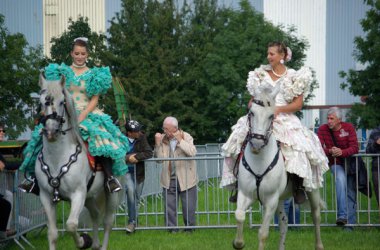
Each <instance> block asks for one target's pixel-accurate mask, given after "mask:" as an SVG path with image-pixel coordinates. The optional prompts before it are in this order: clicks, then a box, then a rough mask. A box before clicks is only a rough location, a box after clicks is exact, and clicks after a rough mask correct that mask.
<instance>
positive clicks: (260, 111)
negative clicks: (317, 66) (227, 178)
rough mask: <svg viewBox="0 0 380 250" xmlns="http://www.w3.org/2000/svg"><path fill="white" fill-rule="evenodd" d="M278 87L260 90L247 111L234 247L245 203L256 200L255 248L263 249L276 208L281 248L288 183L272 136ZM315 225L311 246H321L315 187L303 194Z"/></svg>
mask: <svg viewBox="0 0 380 250" xmlns="http://www.w3.org/2000/svg"><path fill="white" fill-rule="evenodd" d="M277 92H278V90H274V91H273V92H272V93H265V92H263V93H262V94H261V96H259V97H255V99H254V100H253V103H252V106H251V108H250V110H249V113H248V123H249V132H248V136H247V139H246V140H247V144H246V145H247V146H246V147H245V149H244V153H243V157H242V160H241V162H240V165H239V173H238V199H237V209H236V212H235V217H236V220H237V234H236V237H235V239H234V241H233V247H234V248H235V249H242V248H243V247H244V239H243V223H244V220H245V213H246V210H247V209H248V208H249V206H250V205H251V204H252V203H253V202H254V201H256V200H259V201H260V202H261V204H262V205H263V208H264V215H263V221H262V225H261V227H260V229H259V249H261V250H262V249H264V247H265V241H266V240H267V238H268V236H269V225H270V221H271V220H272V219H273V216H274V213H275V211H276V208H277V215H278V218H279V226H280V234H281V238H280V243H279V249H285V238H286V233H287V230H288V219H287V216H286V213H285V211H284V202H283V200H284V199H285V198H287V197H290V196H291V194H292V192H291V190H292V188H291V187H292V183H291V181H290V180H289V178H288V177H287V173H286V170H285V165H284V159H283V156H282V153H281V150H280V147H279V145H278V143H277V141H276V139H275V138H274V136H273V135H272V123H273V119H274V110H275V104H274V98H275V95H276V93H277ZM307 195H308V198H309V201H310V205H311V210H312V216H313V222H314V225H315V249H318V250H320V249H323V244H322V241H321V235H320V208H321V207H322V206H323V202H322V201H321V200H320V194H319V190H317V189H316V190H313V191H312V192H308V193H307Z"/></svg>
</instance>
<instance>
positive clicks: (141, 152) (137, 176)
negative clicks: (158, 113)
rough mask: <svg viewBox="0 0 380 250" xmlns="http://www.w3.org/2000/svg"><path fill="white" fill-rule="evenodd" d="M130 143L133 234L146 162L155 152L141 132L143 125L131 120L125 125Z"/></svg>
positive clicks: (130, 229) (130, 230)
mask: <svg viewBox="0 0 380 250" xmlns="http://www.w3.org/2000/svg"><path fill="white" fill-rule="evenodd" d="M125 129H126V131H127V137H128V141H129V151H128V154H127V155H126V158H125V160H126V162H127V164H128V173H127V174H126V195H127V205H128V216H129V220H128V226H127V229H126V230H127V233H133V232H134V231H135V226H136V218H137V212H136V210H137V208H136V205H137V204H138V203H139V200H140V196H141V193H142V189H143V187H144V180H145V164H144V160H146V159H148V158H151V157H152V156H153V150H152V148H151V146H150V145H149V143H148V140H147V138H146V135H145V134H144V133H143V132H142V131H141V129H142V125H141V124H140V123H139V122H138V121H135V120H130V121H128V122H127V124H126V125H125Z"/></svg>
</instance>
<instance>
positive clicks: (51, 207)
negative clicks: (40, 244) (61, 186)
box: [40, 189, 58, 250]
mask: <svg viewBox="0 0 380 250" xmlns="http://www.w3.org/2000/svg"><path fill="white" fill-rule="evenodd" d="M40 200H41V203H42V206H43V207H44V209H45V213H46V216H47V219H48V239H49V249H50V250H55V249H56V246H57V239H58V230H57V224H56V223H57V222H56V219H57V218H56V205H55V203H53V201H52V197H51V196H50V194H49V193H47V192H46V191H44V190H42V189H41V192H40Z"/></svg>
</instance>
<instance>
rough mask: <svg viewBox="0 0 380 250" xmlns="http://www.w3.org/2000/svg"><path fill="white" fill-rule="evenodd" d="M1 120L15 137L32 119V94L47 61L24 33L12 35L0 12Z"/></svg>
mask: <svg viewBox="0 0 380 250" xmlns="http://www.w3.org/2000/svg"><path fill="white" fill-rule="evenodd" d="M0 58H1V61H0V72H1V74H0V93H1V95H0V103H1V105H0V123H3V124H5V125H6V126H7V131H8V132H7V135H8V136H9V138H11V139H14V138H16V137H17V136H19V135H20V134H21V133H22V132H23V131H25V130H26V128H27V127H28V126H30V125H31V124H32V119H24V117H28V116H29V117H30V116H31V115H33V114H32V107H33V99H32V97H31V93H33V92H37V91H38V75H39V69H40V67H41V66H42V65H43V64H44V63H45V60H44V57H43V54H42V49H41V47H36V48H34V47H31V46H29V45H28V43H27V41H26V39H25V37H24V35H22V34H20V33H16V34H10V33H9V31H8V30H7V28H6V27H5V26H4V16H2V15H0Z"/></svg>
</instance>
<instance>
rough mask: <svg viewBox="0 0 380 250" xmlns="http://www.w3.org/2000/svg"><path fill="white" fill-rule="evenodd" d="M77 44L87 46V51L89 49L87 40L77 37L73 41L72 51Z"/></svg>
mask: <svg viewBox="0 0 380 250" xmlns="http://www.w3.org/2000/svg"><path fill="white" fill-rule="evenodd" d="M75 46H80V47H85V48H86V51H87V52H89V51H88V45H87V42H85V41H83V40H80V39H77V40H75V41H74V42H73V44H72V46H71V51H74V47H75Z"/></svg>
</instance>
